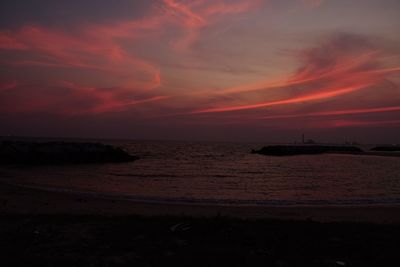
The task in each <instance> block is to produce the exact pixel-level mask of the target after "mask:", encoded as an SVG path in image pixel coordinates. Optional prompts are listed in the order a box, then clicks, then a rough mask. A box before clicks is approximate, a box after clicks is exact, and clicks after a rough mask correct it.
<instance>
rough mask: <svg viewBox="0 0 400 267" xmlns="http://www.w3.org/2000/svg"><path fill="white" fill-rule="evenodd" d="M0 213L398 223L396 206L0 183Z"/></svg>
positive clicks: (398, 216) (399, 211)
mask: <svg viewBox="0 0 400 267" xmlns="http://www.w3.org/2000/svg"><path fill="white" fill-rule="evenodd" d="M0 192H1V196H0V212H2V213H13V214H25V215H39V214H65V215H102V216H126V215H139V216H191V217H214V216H224V217H233V218H240V219H274V220H303V221H304V220H305V221H316V222H363V223H380V224H382V223H384V224H398V223H400V206H395V205H392V206H388V205H374V206H217V205H188V204H165V203H164V204H162V203H146V202H138V201H130V200H122V199H116V198H106V197H96V196H91V195H82V194H74V193H67V192H51V191H46V190H41V189H32V188H24V187H19V186H14V185H9V184H3V183H0Z"/></svg>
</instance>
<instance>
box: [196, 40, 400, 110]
mask: <svg viewBox="0 0 400 267" xmlns="http://www.w3.org/2000/svg"><path fill="white" fill-rule="evenodd" d="M382 55H384V54H383V52H381V51H380V49H378V48H377V47H376V46H375V45H374V44H372V43H370V42H369V40H368V39H366V38H364V37H362V36H357V35H351V34H340V35H336V36H334V37H333V38H330V39H329V40H327V41H326V42H324V43H322V44H321V45H319V46H317V47H314V48H312V49H309V50H306V51H304V52H302V53H301V54H300V59H301V60H302V61H303V62H304V64H303V67H301V68H300V69H299V70H298V71H297V72H296V73H294V74H293V75H292V76H290V77H288V78H286V79H282V80H278V81H269V80H267V81H262V82H259V83H255V84H248V85H243V86H239V87H234V88H226V89H223V90H220V91H218V92H217V94H216V95H217V96H218V97H221V96H229V95H237V94H239V95H245V94H252V93H254V92H261V91H266V90H270V89H274V90H279V91H286V90H291V89H292V88H296V87H297V88H298V89H297V91H303V93H302V94H300V95H296V96H293V97H290V98H286V99H281V100H274V101H271V100H270V101H264V102H258V103H243V104H240V105H237V104H236V105H223V106H216V107H210V108H202V109H199V110H196V111H194V112H193V113H215V112H228V111H237V110H247V109H259V108H264V107H269V106H277V105H287V104H294V103H304V102H310V101H315V100H321V99H329V98H334V97H337V96H341V95H345V94H349V93H352V92H355V91H358V90H361V89H365V88H370V87H371V86H375V85H378V84H380V83H382V82H383V81H385V80H386V79H387V78H388V77H389V76H390V75H393V74H394V73H397V72H399V71H400V67H397V66H395V67H389V68H383V67H382V61H383V59H382V58H383V57H382ZM211 96H212V95H211ZM227 99H235V100H236V99H238V97H234V98H233V97H231V98H228V97H227Z"/></svg>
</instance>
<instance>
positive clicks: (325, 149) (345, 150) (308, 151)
mask: <svg viewBox="0 0 400 267" xmlns="http://www.w3.org/2000/svg"><path fill="white" fill-rule="evenodd" d="M251 153H253V154H261V155H268V156H294V155H313V154H323V153H341V154H362V153H363V151H362V150H361V149H360V148H358V147H355V146H323V145H272V146H265V147H263V148H261V149H259V150H252V151H251Z"/></svg>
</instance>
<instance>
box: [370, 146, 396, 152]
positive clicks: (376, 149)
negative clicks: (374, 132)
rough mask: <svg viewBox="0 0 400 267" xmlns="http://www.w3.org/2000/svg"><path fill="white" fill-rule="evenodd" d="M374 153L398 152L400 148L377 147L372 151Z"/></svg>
mask: <svg viewBox="0 0 400 267" xmlns="http://www.w3.org/2000/svg"><path fill="white" fill-rule="evenodd" d="M371 150H372V151H385V152H396V151H400V146H377V147H374V148H372V149H371Z"/></svg>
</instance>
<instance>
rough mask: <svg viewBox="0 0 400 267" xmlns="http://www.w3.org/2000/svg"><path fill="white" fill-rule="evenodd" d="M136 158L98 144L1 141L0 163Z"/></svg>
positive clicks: (79, 162)
mask: <svg viewBox="0 0 400 267" xmlns="http://www.w3.org/2000/svg"><path fill="white" fill-rule="evenodd" d="M136 159H137V157H135V156H132V155H130V154H129V153H127V152H125V151H124V150H122V149H121V148H116V147H113V146H110V145H104V144H100V143H83V142H82V143H80V142H76V143H75V142H28V141H1V142H0V164H32V165H40V164H81V163H106V162H128V161H134V160H136Z"/></svg>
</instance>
